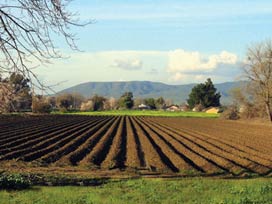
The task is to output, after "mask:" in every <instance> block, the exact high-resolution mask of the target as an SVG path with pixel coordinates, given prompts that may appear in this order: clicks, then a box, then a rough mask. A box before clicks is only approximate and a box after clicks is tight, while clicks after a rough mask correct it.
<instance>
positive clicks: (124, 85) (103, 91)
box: [58, 81, 244, 104]
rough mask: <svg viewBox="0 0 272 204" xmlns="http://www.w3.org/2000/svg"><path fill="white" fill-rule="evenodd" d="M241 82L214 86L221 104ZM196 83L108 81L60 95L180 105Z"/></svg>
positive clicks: (91, 83) (228, 101) (72, 88)
mask: <svg viewBox="0 0 272 204" xmlns="http://www.w3.org/2000/svg"><path fill="white" fill-rule="evenodd" d="M243 83H244V82H243V81H236V82H224V83H218V84H214V85H215V87H216V88H217V90H218V91H219V92H220V93H221V95H222V97H221V102H222V104H229V103H230V102H231V98H230V95H229V91H230V90H231V89H232V88H235V87H239V86H240V85H242V84H243ZM195 85H196V83H191V84H184V85H170V84H165V83H162V82H152V81H121V82H117V81H110V82H84V83H81V84H78V85H75V86H72V87H69V88H66V89H64V90H62V91H60V92H58V94H61V93H80V94H82V95H84V96H85V97H91V96H93V95H94V94H98V95H102V96H104V97H114V98H119V97H120V96H121V95H122V94H123V93H124V92H127V91H131V92H133V95H134V98H149V97H154V98H158V97H160V96H162V97H164V98H165V99H172V100H173V102H174V103H177V104H180V103H182V102H185V101H186V99H187V98H188V95H189V93H190V92H191V89H192V88H193V87H194V86H195Z"/></svg>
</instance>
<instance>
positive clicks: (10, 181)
mask: <svg viewBox="0 0 272 204" xmlns="http://www.w3.org/2000/svg"><path fill="white" fill-rule="evenodd" d="M30 186H31V181H30V179H29V178H27V177H24V176H22V175H20V174H2V175H0V189H14V190H19V189H26V188H29V187H30Z"/></svg>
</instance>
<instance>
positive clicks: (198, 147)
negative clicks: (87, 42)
mask: <svg viewBox="0 0 272 204" xmlns="http://www.w3.org/2000/svg"><path fill="white" fill-rule="evenodd" d="M152 125H154V126H156V127H157V128H158V129H160V130H161V131H163V132H164V133H166V134H168V135H169V136H170V137H171V138H172V139H174V140H175V141H177V143H178V144H179V145H182V146H183V147H184V149H183V152H184V153H187V154H189V153H191V152H192V153H193V155H190V154H189V156H190V158H191V159H192V161H197V163H200V161H201V160H199V158H201V159H203V161H202V162H201V163H203V166H204V167H203V168H205V164H207V161H208V162H210V163H212V164H213V165H214V166H217V167H218V168H220V169H223V170H224V171H226V172H231V173H235V174H236V173H237V172H245V171H246V170H245V169H244V168H243V167H241V166H239V165H237V164H236V163H235V162H233V161H231V160H229V159H226V158H224V157H222V156H221V155H220V154H217V153H214V152H212V151H211V150H209V149H208V148H206V147H205V146H203V145H202V144H199V143H196V142H195V139H194V138H188V137H185V136H184V135H181V134H179V133H178V132H176V131H172V130H171V129H169V128H168V127H169V126H163V125H162V124H160V123H155V122H154V123H152ZM188 150H189V151H188ZM195 155H197V156H195ZM201 163H200V164H201Z"/></svg>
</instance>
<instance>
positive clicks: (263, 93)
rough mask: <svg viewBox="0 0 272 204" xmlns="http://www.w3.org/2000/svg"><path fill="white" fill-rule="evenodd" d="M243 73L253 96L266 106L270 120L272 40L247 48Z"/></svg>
mask: <svg viewBox="0 0 272 204" xmlns="http://www.w3.org/2000/svg"><path fill="white" fill-rule="evenodd" d="M244 74H245V77H246V78H247V79H248V80H249V82H250V83H249V88H250V90H251V91H252V92H253V94H254V97H256V98H257V99H258V100H260V101H261V102H262V103H263V104H264V105H265V106H266V111H267V114H268V116H269V120H270V121H271V122H272V41H265V42H262V43H259V44H255V45H253V46H251V47H250V48H249V49H248V53H247V62H246V65H245V67H244Z"/></svg>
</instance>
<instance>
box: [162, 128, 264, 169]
mask: <svg viewBox="0 0 272 204" xmlns="http://www.w3.org/2000/svg"><path fill="white" fill-rule="evenodd" d="M160 125H162V124H160ZM162 126H164V127H165V125H162ZM166 128H167V129H168V130H169V131H172V132H175V131H177V130H175V129H174V128H173V127H171V128H169V126H166ZM176 133H178V134H180V135H181V136H183V137H186V138H189V139H191V140H192V141H194V142H195V143H197V144H201V145H203V146H204V147H205V148H206V149H209V151H211V152H212V153H213V154H217V155H221V156H222V157H224V158H225V159H227V160H229V161H231V162H233V163H235V165H237V166H239V167H241V168H243V169H246V170H247V171H248V172H254V173H258V174H265V173H266V172H267V171H269V169H268V168H267V167H265V166H263V165H258V164H256V163H255V162H252V161H250V160H248V159H245V158H242V157H240V156H239V155H234V154H231V153H229V152H227V151H226V150H225V149H223V148H222V147H220V146H217V145H215V144H213V143H210V142H208V141H206V140H204V139H203V138H201V137H198V136H196V135H191V133H188V134H186V133H184V132H182V131H178V132H176Z"/></svg>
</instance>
